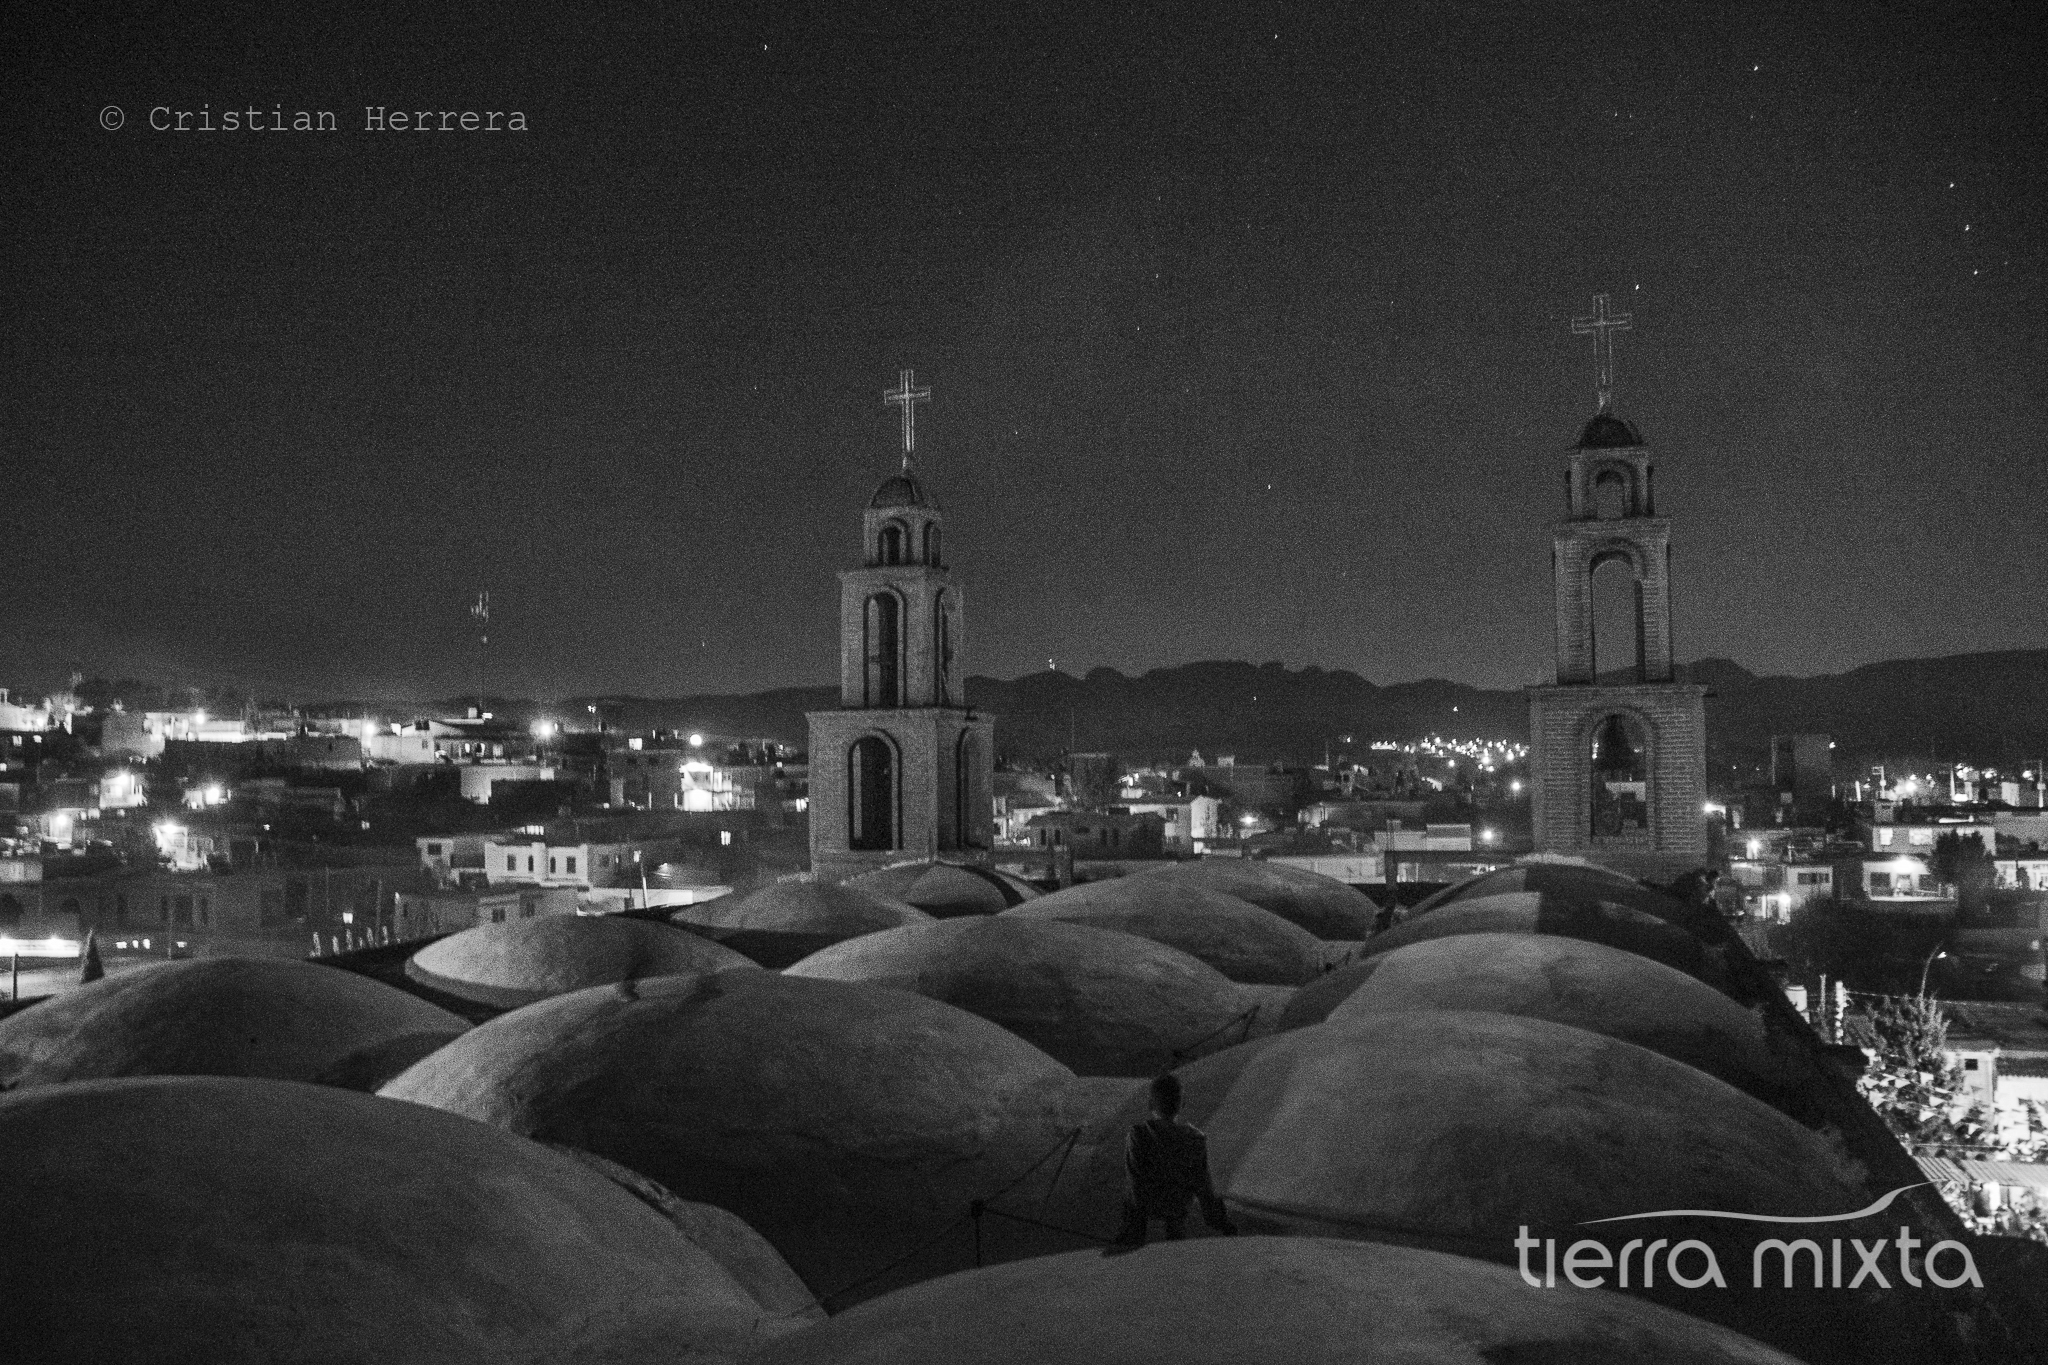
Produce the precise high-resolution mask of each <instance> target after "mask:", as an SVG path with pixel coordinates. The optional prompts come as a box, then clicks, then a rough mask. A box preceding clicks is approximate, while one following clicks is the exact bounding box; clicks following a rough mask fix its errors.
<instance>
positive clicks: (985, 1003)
mask: <svg viewBox="0 0 2048 1365" xmlns="http://www.w3.org/2000/svg"><path fill="white" fill-rule="evenodd" d="M787 975H790V976H812V977H820V978H824V979H828V980H833V981H858V982H865V983H866V984H868V985H871V986H889V987H893V988H895V989H897V990H906V991H915V992H917V993H918V994H919V995H923V996H928V997H930V998H931V999H934V1000H943V1001H945V1002H946V1003H947V1004H949V1005H954V1006H957V1007H959V1008H960V1009H963V1010H966V1011H967V1012H968V1013H970V1014H977V1015H980V1016H981V1017H982V1018H984V1019H987V1020H988V1021H990V1022H991V1023H996V1024H1001V1025H1002V1026H1003V1027H1004V1028H1006V1029H1009V1030H1010V1031H1011V1032H1012V1033H1015V1034H1016V1035H1017V1036H1018V1037H1020V1038H1023V1039H1024V1040H1025V1041H1026V1042H1028V1043H1031V1044H1032V1045H1033V1046H1035V1047H1039V1048H1042V1049H1043V1050H1044V1051H1045V1052H1047V1053H1048V1054H1050V1055H1051V1056H1052V1057H1053V1058H1055V1059H1056V1060H1058V1061H1060V1062H1063V1063H1065V1064H1066V1065H1068V1066H1070V1067H1072V1068H1073V1069H1074V1070H1075V1071H1077V1072H1079V1073H1080V1074H1082V1075H1084V1076H1155V1075H1157V1074H1159V1073H1160V1072H1161V1071H1164V1070H1167V1069H1168V1068H1170V1067H1173V1066H1176V1065H1178V1064H1180V1063H1181V1062H1184V1061H1187V1060H1188V1059H1189V1058H1191V1057H1196V1056H1200V1055H1202V1054H1204V1053H1208V1052H1215V1051H1218V1050H1220V1049H1222V1048H1224V1047H1227V1046H1229V1045H1230V1044H1232V1043H1235V1042H1238V1041H1241V1040H1242V1039H1243V1038H1244V1037H1246V1036H1249V1035H1250V1034H1251V1033H1254V1032H1258V1031H1262V1030H1261V1027H1260V1025H1261V1022H1262V1021H1263V1022H1264V1025H1265V1028H1266V1029H1270V1027H1271V1025H1272V1023H1273V1022H1275V1021H1277V1019H1278V1017H1279V1009H1278V1008H1276V1007H1273V1006H1271V1005H1270V1004H1269V1003H1268V1002H1265V1001H1262V1000H1260V999H1259V998H1258V997H1257V995H1256V994H1255V993H1256V992H1257V991H1258V990H1259V989H1260V988H1258V987H1245V986H1239V985H1237V984H1235V983H1233V982H1232V981H1230V980H1229V979H1228V978H1226V977H1225V976H1224V975H1223V974H1222V973H1221V972H1219V971H1217V970H1216V969H1215V968H1213V967H1211V966H1209V965H1208V964H1207V963H1204V962H1201V961H1199V960H1197V959H1196V958H1193V957H1190V956H1188V955H1187V954H1186V953H1183V952H1181V951H1179V950H1178V949H1175V948H1169V947H1167V946H1166V945H1165V944H1163V943H1155V942H1153V941H1152V940H1150V939H1145V938H1140V937H1138V936H1137V935H1135V934H1127V933H1121V932H1118V931H1116V930H1114V929H1103V928H1096V927H1094V926H1091V925H1087V924H1068V923H1063V922H1061V921H1058V920H1038V919H1013V918H1011V917H1009V916H1006V915H1005V916H998V917H977V918H971V919H954V920H946V921H942V922H939V923H934V924H918V925H912V926H910V927H908V928H903V929H888V930H884V931H883V932H881V933H878V934H868V935H865V936H863V937H861V938H856V939H849V940H848V941H846V942H844V943H840V944H837V945H835V946H833V947H830V948H827V949H825V950H823V951H822V952H818V953H813V954H812V955H811V956H809V957H807V958H805V959H804V960H803V961H801V962H799V963H797V964H796V965H795V966H793V967H790V968H789V969H788V971H787ZM1282 993H1283V994H1285V993H1286V992H1282Z"/></svg>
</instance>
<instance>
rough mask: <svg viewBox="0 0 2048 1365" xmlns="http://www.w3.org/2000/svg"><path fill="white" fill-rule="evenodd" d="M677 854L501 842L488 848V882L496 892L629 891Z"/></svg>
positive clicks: (639, 845)
mask: <svg viewBox="0 0 2048 1365" xmlns="http://www.w3.org/2000/svg"><path fill="white" fill-rule="evenodd" d="M451 847H452V845H451ZM677 852H678V851H677V848H676V845H675V844H674V843H673V841H656V840H647V841H632V842H626V843H575V844H558V843H554V842H551V841H550V840H547V839H517V838H497V839H493V840H491V841H490V843H489V844H488V845H486V846H485V848H484V867H483V871H484V880H485V881H486V882H487V883H488V884H490V885H491V886H500V885H515V886H517V885H532V886H557V887H570V888H574V889H578V890H589V889H590V888H592V887H598V886H629V885H634V884H637V883H638V882H639V880H640V878H641V876H642V873H643V872H646V873H652V872H653V870H654V869H655V868H656V867H657V866H659V865H660V864H662V863H664V862H666V861H668V860H669V859H671V858H673V857H676V856H677Z"/></svg>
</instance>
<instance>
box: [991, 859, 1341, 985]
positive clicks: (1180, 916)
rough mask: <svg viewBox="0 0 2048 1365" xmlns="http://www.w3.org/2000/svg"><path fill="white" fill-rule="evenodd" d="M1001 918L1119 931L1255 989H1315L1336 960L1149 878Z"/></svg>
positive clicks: (1061, 896) (1312, 944)
mask: <svg viewBox="0 0 2048 1365" xmlns="http://www.w3.org/2000/svg"><path fill="white" fill-rule="evenodd" d="M1003 914H1004V916H1005V917H1007V918H1014V919H1055V920H1065V921H1067V922H1068V923H1069V924H1088V925H1093V926H1095V927H1096V928H1099V929H1121V930H1123V931H1124V932H1125V933H1127V934H1136V935H1137V936H1138V937H1139V938H1149V939H1151V940H1152V941H1153V942H1154V943H1164V944H1166V945H1167V946H1168V947H1170V948H1178V949H1180V950H1181V951H1182V952H1184V953H1186V954H1188V955H1189V956H1190V957H1197V958H1200V959H1201V960H1202V961H1204V962H1206V963H1208V964H1209V965H1210V966H1211V967H1214V968H1215V969H1216V970H1217V971H1219V972H1222V973H1223V974H1224V975H1225V976H1227V977H1229V978H1230V979H1231V980H1232V981H1238V982H1245V983H1250V984H1256V985H1266V986H1299V985H1301V984H1302V983H1303V982H1306V981H1313V980H1315V978H1316V977H1318V976H1320V975H1322V972H1323V967H1324V964H1325V963H1327V962H1329V961H1331V960H1332V956H1333V954H1332V950H1331V945H1328V944H1325V943H1323V942H1322V941H1321V940H1319V939H1318V938H1316V936H1315V935H1314V934H1311V933H1310V932H1309V931H1308V930H1306V929H1304V928H1302V927H1301V926H1300V925H1298V924H1290V923H1289V922H1288V921H1286V920H1284V919H1282V918H1281V917H1280V916H1278V915H1276V914H1274V913H1273V912H1272V911H1271V910H1265V909H1262V908H1260V907H1259V906H1256V905H1253V904H1251V903H1250V902H1249V901H1242V900H1239V899H1238V898H1237V897H1235V896H1226V895H1224V894H1223V893H1222V892H1220V891H1211V890H1208V889H1207V888H1205V887H1200V886H1188V885H1182V884H1181V883H1179V882H1177V881H1173V880H1170V879H1168V878H1165V877H1156V876H1151V875H1149V874H1144V873H1140V874H1137V875H1135V876H1129V877H1113V878H1111V879H1110V880H1108V881H1101V882H1083V883H1081V884H1080V885H1078V886H1070V887H1067V888H1066V889H1065V890H1062V891H1055V892H1053V893H1052V894H1051V895H1048V896H1040V897H1039V898H1038V899H1037V900H1033V901H1026V902H1025V903H1024V904H1022V905H1019V906H1015V907H1013V908H1011V909H1008V910H1005V911H1003Z"/></svg>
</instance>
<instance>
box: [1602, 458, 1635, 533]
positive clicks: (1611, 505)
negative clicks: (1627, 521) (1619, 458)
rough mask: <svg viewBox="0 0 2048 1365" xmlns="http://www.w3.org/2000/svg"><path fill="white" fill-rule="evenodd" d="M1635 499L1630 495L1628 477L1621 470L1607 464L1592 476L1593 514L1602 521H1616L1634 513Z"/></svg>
mask: <svg viewBox="0 0 2048 1365" xmlns="http://www.w3.org/2000/svg"><path fill="white" fill-rule="evenodd" d="M1634 504H1635V499H1634V498H1633V497H1631V496H1630V489H1629V477H1628V475H1627V474H1626V473H1624V472H1623V471H1621V470H1619V469H1616V468H1615V467H1614V466H1612V465H1609V466H1608V467H1607V468H1605V469H1603V470H1601V471H1600V472H1599V473H1598V474H1595V475H1594V476H1593V515H1594V516H1596V517H1598V518H1599V519H1600V520H1602V521H1616V520H1618V519H1620V518H1622V517H1629V516H1634V515H1635V506H1634Z"/></svg>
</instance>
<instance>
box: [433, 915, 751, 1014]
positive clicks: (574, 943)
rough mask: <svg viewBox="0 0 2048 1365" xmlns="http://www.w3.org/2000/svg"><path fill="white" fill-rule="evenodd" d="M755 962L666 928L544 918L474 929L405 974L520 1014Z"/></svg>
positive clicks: (437, 946)
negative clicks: (617, 986) (554, 999)
mask: <svg viewBox="0 0 2048 1365" xmlns="http://www.w3.org/2000/svg"><path fill="white" fill-rule="evenodd" d="M753 965H754V963H753V962H752V961H751V960H750V959H748V958H745V957H742V956H741V955H740V954H738V953H736V952H734V951H733V950H732V949H730V948H725V947H721V946H719V945H718V944H716V943H713V942H711V941H710V940H709V939H706V938H702V937H699V936H698V935H696V934H690V933H685V932H684V931H683V930H681V929H675V928H671V927H669V926H668V925H666V924H657V923H652V922H649V921H647V920H641V919H622V918H619V917H617V916H613V915H546V916H542V917H541V918H538V919H521V920H509V921H507V922H505V923H503V924H479V925H478V926H477V927H476V928H474V929H465V930H463V931H462V932H461V933H459V934H450V935H449V936H448V937H447V938H444V939H437V940H436V941H434V942H432V943H429V944H428V945H427V946H426V947H424V948H422V949H420V950H419V951H418V952H416V953H414V954H413V955H412V957H411V959H410V960H408V961H407V962H406V964H405V974H406V975H407V976H409V977H411V978H412V979H413V980H415V981H417V982H419V983H420V984H421V985H423V986H429V987H432V988H433V989H435V990H441V991H446V992H448V993H449V994H450V995H455V996H459V997H461V998H462V999H464V1000H474V1001H476V1002H478V1003H479V1004H485V1005H496V1006H499V1007H500V1008H503V1009H517V1008H518V1007H519V1006H521V1005H527V1004H531V1003H533V1002H534V1001H536V1000H544V999H546V998H547V997H548V996H550V995H560V994H562V993H563V992H565V991H577V990H582V989H583V988H584V987H585V986H602V985H605V984H607V983H608V982H613V981H629V980H632V979H634V978H636V977H644V976H679V975H683V974H686V973H689V972H718V971H726V970H728V969H730V968H733V967H752V966H753Z"/></svg>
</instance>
